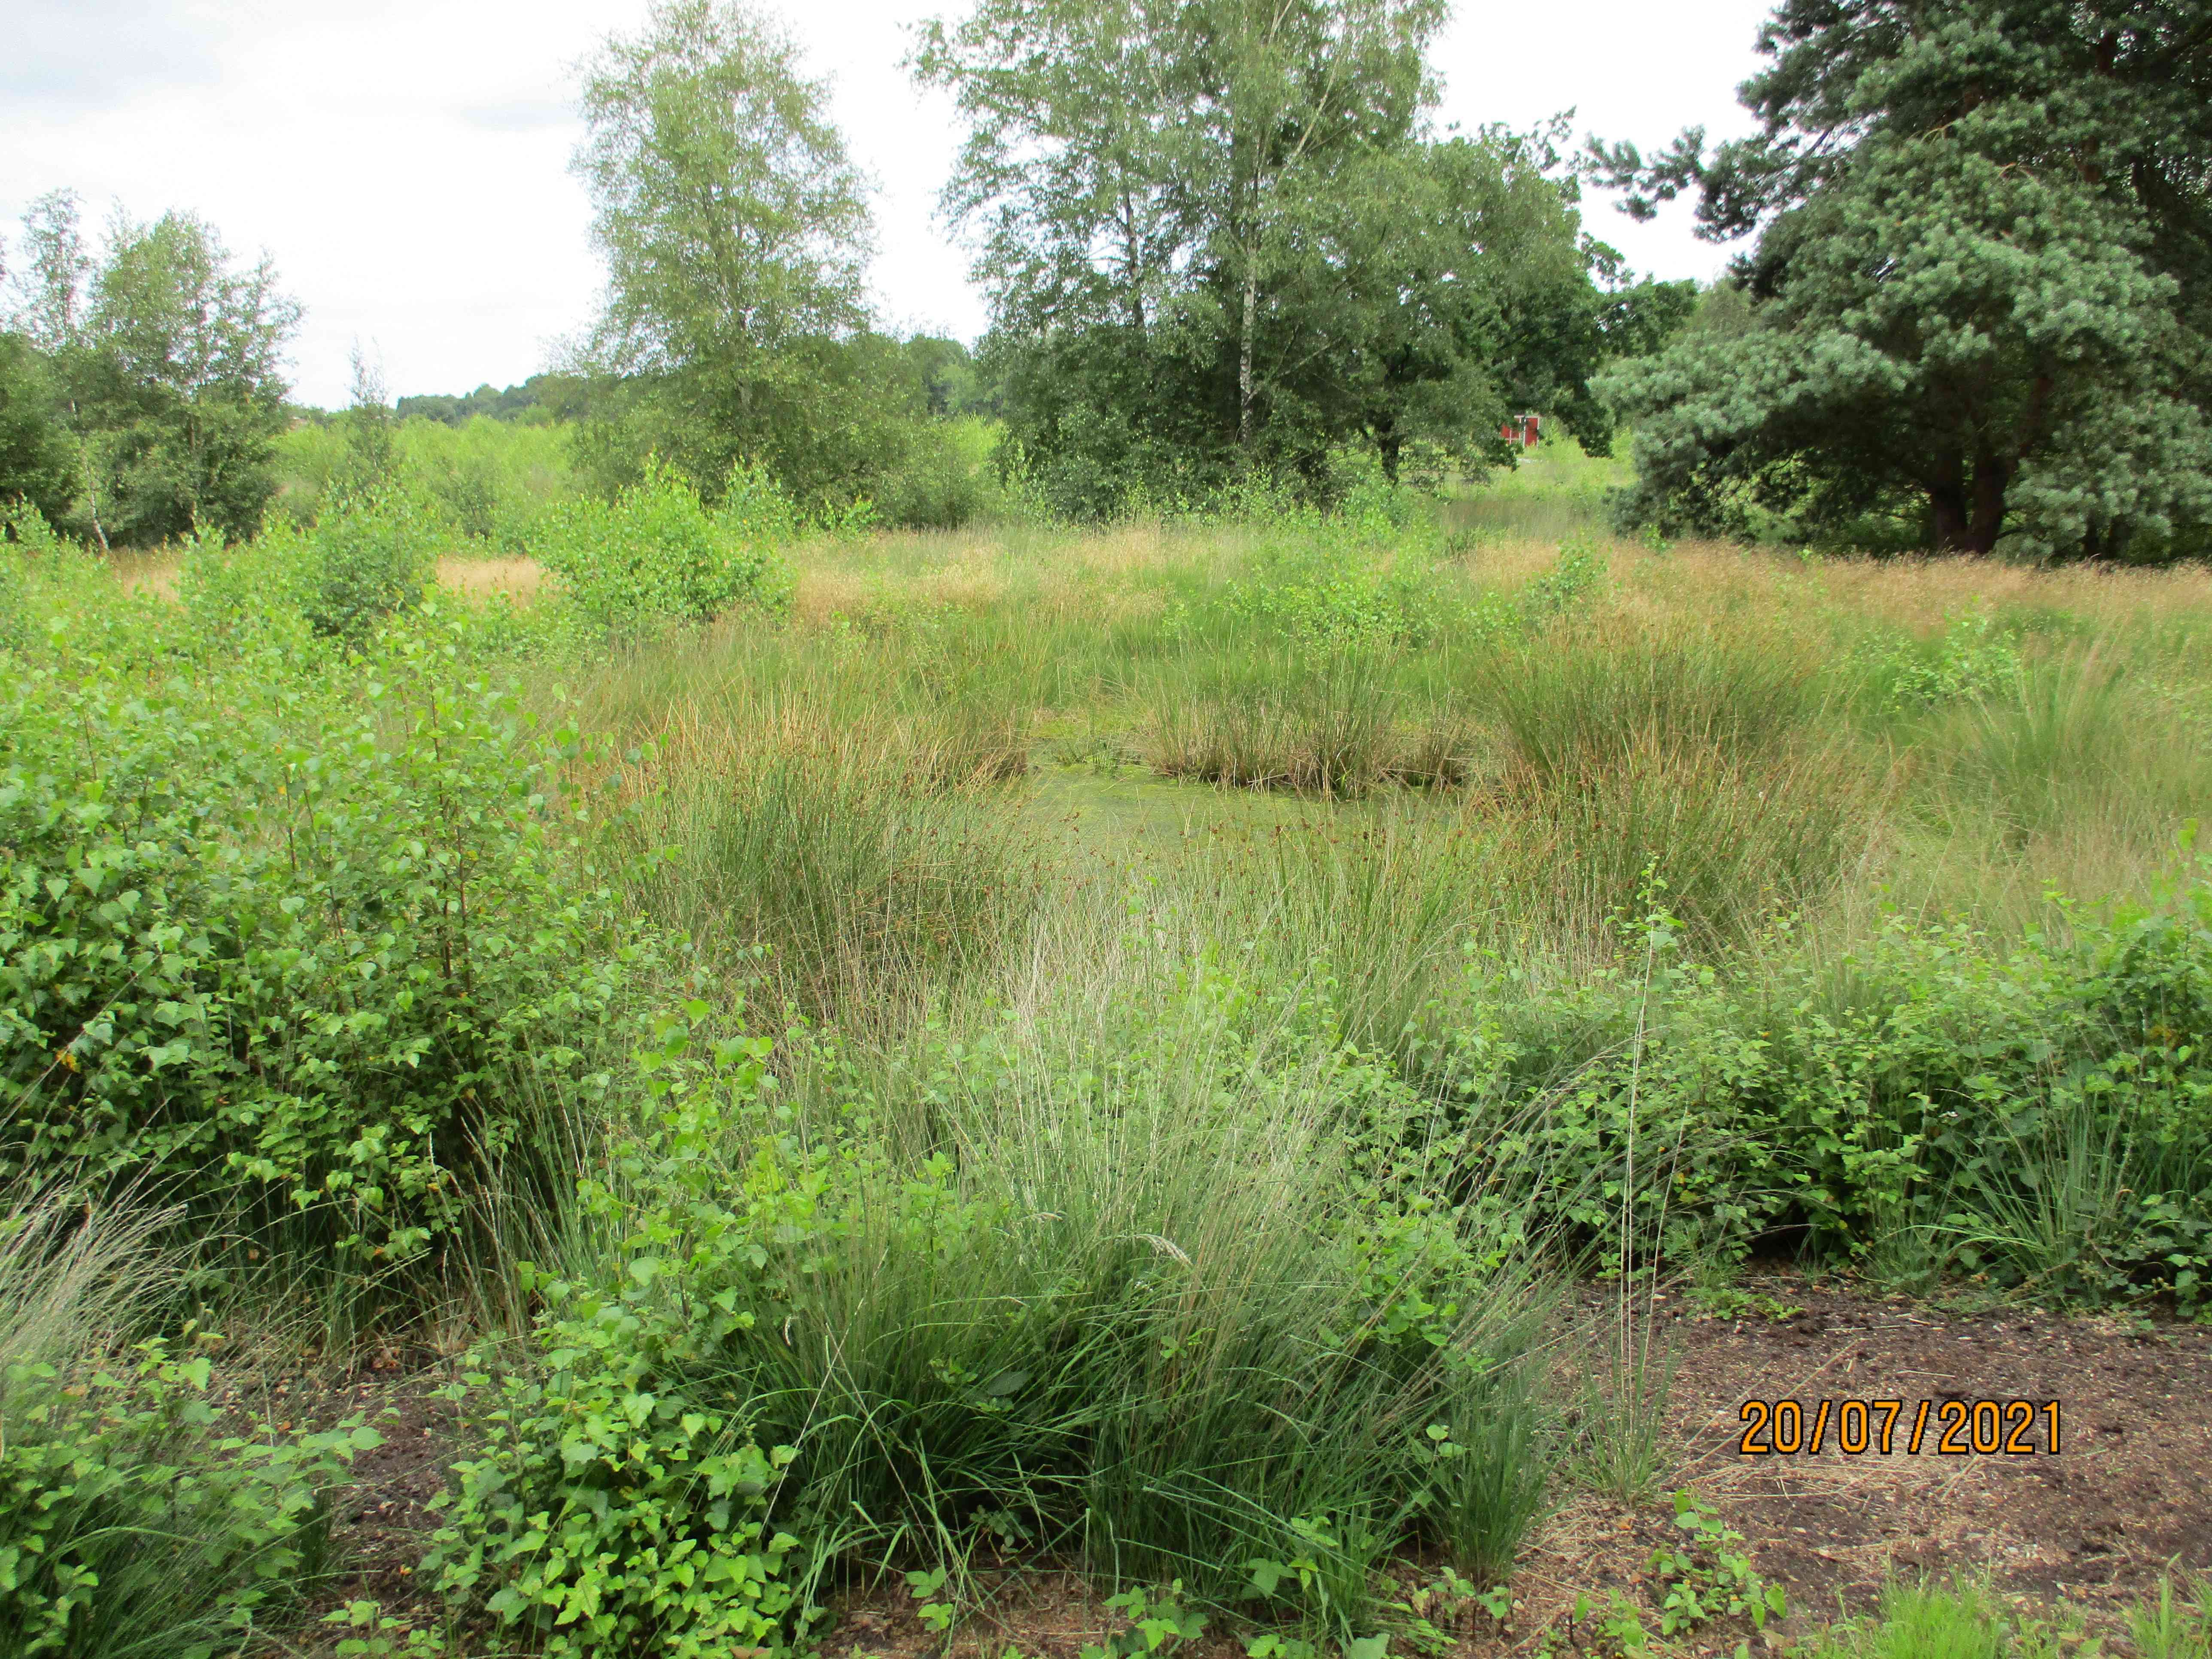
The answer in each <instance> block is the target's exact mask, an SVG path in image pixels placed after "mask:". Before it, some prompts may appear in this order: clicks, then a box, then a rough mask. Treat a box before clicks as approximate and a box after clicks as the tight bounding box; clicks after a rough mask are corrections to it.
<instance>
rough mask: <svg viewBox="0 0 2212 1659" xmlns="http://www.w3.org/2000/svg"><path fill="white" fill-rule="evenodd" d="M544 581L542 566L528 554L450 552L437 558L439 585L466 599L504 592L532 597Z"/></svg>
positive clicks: (513, 595)
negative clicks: (465, 555)
mask: <svg viewBox="0 0 2212 1659" xmlns="http://www.w3.org/2000/svg"><path fill="white" fill-rule="evenodd" d="M544 583H545V568H544V566H543V565H541V564H539V563H538V561H537V560H535V559H531V558H505V559H465V558H459V557H455V556H447V557H445V558H442V559H441V560H439V561H438V586H441V587H442V588H444V589H446V590H447V592H451V593H458V594H459V595H460V596H461V597H462V598H463V599H489V598H490V597H491V596H492V595H493V594H495V593H504V594H506V595H507V597H508V598H510V599H516V600H527V599H531V598H532V597H533V596H534V595H535V594H536V593H537V592H538V589H539V588H540V587H542V586H544Z"/></svg>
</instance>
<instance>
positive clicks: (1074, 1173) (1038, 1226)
mask: <svg viewBox="0 0 2212 1659" xmlns="http://www.w3.org/2000/svg"><path fill="white" fill-rule="evenodd" d="M1094 926H1095V927H1097V930H1098V931H1097V932H1093V933H1088V934H1087V936H1086V937H1085V938H1082V939H1075V938H1071V939H1064V940H1061V941H1059V942H1058V943H1059V945H1060V948H1061V949H1062V950H1064V951H1066V953H1067V954H1066V957H1063V958H1062V960H1063V961H1064V963H1065V964H1066V971H1064V972H1055V973H1054V974H1053V975H1051V979H1050V982H1049V985H1048V988H1047V989H1045V990H1044V991H1043V992H1042V994H1041V997H1040V999H1039V1000H1037V1001H1036V1002H1034V1003H1030V1004H1028V1005H1026V1006H1023V1007H1022V1008H1021V1009H1019V1010H1018V1014H1019V1018H1018V1020H1017V1021H1016V1022H1015V1023H1014V1024H1011V1025H1008V1026H1006V1027H1005V1028H1004V1029H1003V1030H1002V1031H1001V1032H1000V1034H998V1035H995V1036H978V1037H976V1038H975V1040H974V1041H973V1042H963V1043H962V1044H961V1045H960V1046H959V1047H957V1048H938V1049H937V1050H935V1051H934V1052H933V1053H923V1054H915V1055H913V1056H912V1057H911V1059H910V1060H909V1061H908V1066H910V1068H911V1069H910V1070H909V1071H908V1073H907V1076H906V1080H905V1081H906V1086H904V1087H903V1088H902V1089H900V1090H899V1091H897V1098H898V1099H899V1100H902V1101H903V1102H905V1103H907V1105H906V1106H905V1107H904V1108H900V1107H898V1106H896V1105H895V1104H894V1102H893V1100H892V1099H891V1098H889V1097H886V1096H885V1095H884V1094H882V1093H878V1092H877V1091H873V1090H869V1091H864V1097H866V1099H868V1100H869V1101H870V1105H869V1107H868V1110H869V1113H870V1115H871V1117H872V1119H874V1120H876V1121H880V1115H884V1114H889V1115H891V1116H893V1117H894V1118H896V1117H897V1115H898V1114H899V1112H900V1111H901V1110H902V1109H903V1110H904V1111H906V1112H908V1113H911V1112H913V1111H914V1110H915V1109H916V1108H917V1107H918V1106H920V1105H921V1103H924V1102H926V1103H927V1107H926V1109H924V1110H925V1112H926V1115H925V1116H923V1117H922V1118H920V1119H917V1118H915V1117H912V1116H908V1117H906V1118H905V1119H903V1120H902V1125H901V1123H898V1122H894V1123H892V1124H889V1125H886V1126H885V1127H890V1128H891V1129H892V1130H893V1132H894V1133H896V1135H897V1136H898V1138H899V1139H900V1140H901V1141H902V1143H903V1144H905V1145H907V1146H908V1147H909V1148H911V1149H913V1150H912V1151H910V1152H909V1153H908V1157H907V1158H904V1159H902V1160H900V1161H898V1162H896V1163H894V1164H891V1165H889V1166H887V1167H886V1168H885V1169H884V1171H883V1173H882V1175H881V1176H879V1177H878V1176H868V1175H866V1174H865V1173H864V1174H863V1175H861V1176H855V1177H854V1179H853V1181H852V1182H850V1183H849V1184H847V1185H844V1186H843V1187H842V1190H841V1191H840V1192H839V1193H837V1194H836V1195H834V1196H832V1197H830V1198H826V1199H825V1200H823V1202H824V1204H825V1206H829V1207H828V1208H826V1209H825V1210H824V1211H823V1215H824V1216H825V1218H826V1217H829V1216H832V1215H834V1217H835V1219H834V1221H832V1222H831V1223H830V1225H829V1226H828V1227H827V1228H826V1229H825V1230H824V1233H825V1236H826V1239H827V1243H823V1242H820V1241H818V1240H816V1239H810V1240H808V1241H806V1242H805V1244H804V1245H803V1247H802V1248H803V1249H805V1252H806V1254H807V1260H808V1261H809V1262H810V1263H811V1266H810V1267H809V1269H808V1270H807V1271H806V1272H805V1273H804V1274H803V1275H794V1276H793V1277H792V1278H791V1279H790V1281H789V1282H790V1283H791V1284H792V1285H793V1291H792V1298H793V1299H792V1303H791V1304H790V1306H789V1307H788V1309H785V1310H780V1311H779V1317H785V1316H786V1315H787V1322H786V1323H785V1324H784V1325H783V1326H782V1335H781V1340H778V1341H776V1342H774V1343H769V1344H763V1345H755V1346H752V1347H750V1348H749V1349H748V1350H747V1357H746V1358H745V1359H744V1362H743V1364H741V1365H739V1366H738V1368H737V1369H735V1370H732V1371H730V1372H729V1373H727V1374H726V1376H725V1377H724V1378H723V1379H722V1381H721V1383H720V1389H721V1390H722V1391H723V1392H724V1394H725V1395H726V1397H728V1398H731V1399H733V1400H734V1399H742V1400H744V1401H747V1402H749V1404H750V1409H751V1411H753V1412H754V1413H757V1414H758V1416H759V1419H760V1420H761V1422H762V1425H763V1426H762V1428H761V1431H760V1432H761V1434H762V1437H763V1443H767V1441H768V1439H769V1436H770V1435H771V1433H773V1435H775V1437H780V1438H783V1439H785V1440H787V1442H788V1443H792V1444H793V1445H796V1446H799V1448H800V1450H801V1458H800V1460H799V1462H798V1463H797V1464H796V1465H794V1468H793V1480H795V1481H797V1482H799V1483H800V1484H802V1485H803V1486H804V1487H805V1499H804V1503H805V1509H806V1511H807V1512H808V1513H810V1514H817V1515H820V1516H823V1517H825V1518H826V1517H835V1521H834V1522H832V1523H831V1524H833V1525H834V1526H835V1527H836V1528H842V1532H843V1534H844V1536H845V1538H846V1540H847V1541H848V1545H849V1547H852V1548H854V1549H856V1550H859V1551H860V1552H861V1553H863V1554H864V1555H865V1556H866V1557H867V1558H869V1559H882V1558H883V1557H884V1555H886V1554H891V1555H896V1554H898V1553H908V1554H919V1555H921V1557H922V1558H923V1559H936V1560H940V1561H943V1560H951V1561H953V1562H954V1563H956V1564H957V1562H959V1561H961V1560H963V1559H966V1558H967V1556H968V1554H969V1552H971V1551H973V1550H974V1549H975V1548H976V1547H977V1546H978V1544H979V1542H980V1541H985V1540H996V1541H999V1543H1000V1544H1001V1545H1003V1544H1006V1543H1012V1542H1013V1541H1019V1543H1020V1545H1021V1547H1024V1549H1031V1548H1034V1549H1041V1550H1043V1551H1046V1552H1055V1551H1056V1552H1060V1553H1078V1554H1079V1555H1080V1557H1081V1558H1082V1559H1085V1561H1087V1562H1088V1563H1089V1564H1090V1565H1091V1566H1092V1567H1093V1568H1094V1570H1096V1571H1099V1572H1101V1573H1102V1574H1103V1575H1104V1576H1106V1577H1109V1578H1116V1579H1120V1580H1122V1581H1124V1582H1139V1583H1143V1582H1152V1581H1157V1580H1164V1579H1167V1578H1170V1577H1176V1578H1181V1579H1182V1580H1184V1581H1185V1583H1186V1584H1187V1585H1188V1586H1189V1587H1190V1589H1191V1590H1192V1592H1193V1593H1194V1594H1197V1595H1201V1596H1205V1597H1207V1598H1210V1599H1215V1600H1220V1601H1236V1600H1237V1599H1238V1598H1239V1596H1240V1595H1242V1594H1243V1591H1244V1590H1245V1589H1247V1588H1249V1576H1250V1564H1251V1563H1253V1562H1254V1561H1255V1560H1265V1561H1275V1562H1282V1563H1289V1562H1292V1561H1295V1560H1297V1559H1301V1558H1304V1559H1309V1560H1310V1562H1311V1563H1312V1564H1313V1566H1314V1571H1313V1573H1312V1575H1311V1577H1310V1579H1309V1581H1308V1583H1306V1584H1305V1586H1304V1589H1300V1588H1299V1586H1298V1580H1297V1575H1296V1574H1295V1572H1291V1573H1289V1574H1288V1579H1287V1583H1288V1588H1286V1589H1284V1590H1283V1591H1282V1592H1281V1595H1280V1597H1279V1605H1282V1606H1285V1607H1286V1608H1287V1610H1290V1611H1294V1612H1296V1613H1298V1614H1300V1615H1301V1616H1303V1617H1306V1618H1309V1619H1311V1620H1316V1621H1318V1622H1319V1623H1320V1624H1321V1625H1322V1626H1323V1627H1325V1628H1327V1629H1328V1630H1329V1631H1331V1632H1333V1633H1335V1634H1338V1635H1356V1634H1361V1633H1364V1632H1366V1631H1367V1630H1368V1629H1369V1622H1368V1621H1369V1620H1370V1618H1371V1597H1372V1595H1373V1594H1374V1588H1375V1587H1374V1583H1373V1582H1372V1574H1373V1572H1374V1570H1375V1569H1376V1567H1377V1566H1378V1565H1379V1564H1380V1562H1381V1561H1382V1559H1383V1557H1384V1556H1385V1554H1387V1553H1389V1551H1391V1550H1393V1549H1395V1548H1397V1547H1401V1546H1402V1545H1403V1544H1405V1543H1406V1542H1407V1541H1409V1540H1410V1539H1413V1538H1418V1537H1424V1536H1425V1537H1431V1538H1435V1539H1437V1540H1438V1541H1442V1542H1443V1543H1444V1544H1445V1545H1446V1546H1447V1547H1450V1548H1452V1549H1454V1550H1455V1552H1456V1553H1458V1554H1459V1555H1460V1557H1461V1559H1462V1560H1463V1561H1465V1562H1466V1563H1467V1564H1468V1567H1469V1570H1471V1571H1472V1570H1479V1571H1482V1572H1483V1573H1485V1574H1486V1575H1495V1574H1496V1573H1498V1571H1501V1570H1502V1567H1503V1565H1504V1563H1506V1562H1510V1559H1511V1554H1512V1550H1513V1547H1514V1545H1515V1543H1516V1541H1517V1540H1518V1538H1519V1536H1520V1535H1521V1533H1522V1530H1523V1529H1524V1528H1526V1526H1527V1525H1528V1524H1529V1522H1530V1521H1531V1519H1532V1518H1533V1516H1534V1514H1535V1513H1537V1511H1538V1510H1539V1507H1540V1505H1541V1501H1542V1494H1543V1491H1544V1487H1545V1484H1546V1474H1547V1469H1548V1467H1549V1463H1550V1460H1551V1456H1552V1450H1551V1445H1550V1443H1549V1440H1548V1438H1547V1431H1546V1430H1545V1427H1544V1422H1545V1418H1544V1413H1543V1412H1542V1410H1541V1406H1540V1404H1539V1401H1538V1398H1537V1392H1536V1389H1537V1384H1536V1380H1535V1376H1534V1372H1533V1371H1532V1370H1530V1367H1531V1366H1532V1365H1533V1364H1535V1363H1536V1359H1537V1356H1538V1354H1539V1352H1540V1350H1541V1343H1542V1340H1543V1332H1544V1320H1543V1310H1544V1298H1543V1296H1542V1294H1541V1291H1540V1289H1539V1287H1538V1286H1537V1285H1534V1283H1533V1282H1532V1281H1531V1280H1530V1279H1529V1278H1528V1274H1527V1271H1526V1268H1525V1266H1524V1265H1522V1263H1523V1258H1522V1256H1521V1255H1520V1254H1519V1253H1518V1252H1517V1251H1516V1250H1514V1249H1510V1248H1507V1247H1504V1246H1503V1245H1502V1243H1501V1242H1498V1241H1492V1240H1491V1238H1490V1237H1489V1235H1488V1233H1487V1232H1486V1225H1485V1224H1481V1223H1479V1222H1477V1221H1476V1220H1475V1219H1474V1217H1473V1215H1472V1213H1470V1214H1469V1217H1468V1225H1467V1227H1466V1229H1465V1230H1463V1231H1462V1230H1455V1228H1454V1227H1453V1226H1451V1225H1449V1224H1446V1223H1443V1220H1442V1218H1443V1216H1444V1215H1446V1214H1447V1213H1448V1212H1449V1208H1450V1207H1451V1206H1447V1205H1446V1204H1445V1200H1446V1195H1447V1191H1448V1188H1449V1186H1450V1184H1451V1183H1453V1182H1455V1180H1456V1179H1457V1176H1455V1172H1454V1171H1453V1170H1452V1169H1451V1168H1450V1167H1449V1164H1441V1163H1440V1164H1438V1165H1437V1168H1436V1169H1435V1170H1433V1171H1430V1172H1428V1173H1426V1174H1424V1173H1423V1172H1421V1170H1419V1169H1418V1168H1413V1169H1409V1170H1407V1171H1406V1172H1405V1173H1403V1174H1402V1175H1401V1176H1399V1177H1398V1178H1397V1179H1396V1180H1395V1181H1394V1182H1392V1183H1391V1184H1389V1185H1386V1186H1383V1187H1380V1188H1378V1186H1377V1185H1376V1178H1375V1175H1374V1173H1373V1170H1372V1169H1371V1167H1370V1162H1369V1160H1368V1159H1367V1158H1365V1157H1364V1155H1363V1153H1362V1151H1361V1148H1362V1146H1363V1145H1364V1144H1366V1137H1367V1136H1368V1135H1369V1134H1370V1133H1372V1128H1371V1126H1370V1123H1369V1121H1368V1117H1367V1114H1368V1113H1369V1112H1370V1110H1371V1109H1372V1105H1373V1102H1372V1100H1371V1091H1372V1089H1373V1088H1374V1086H1376V1084H1378V1083H1380V1082H1381V1081H1382V1079H1381V1076H1380V1074H1372V1073H1365V1072H1363V1071H1361V1070H1360V1069H1359V1068H1358V1067H1357V1066H1353V1067H1352V1068H1351V1069H1347V1066H1346V1060H1345V1058H1344V1057H1343V1055H1342V1054H1341V1053H1340V1051H1339V1050H1337V1049H1336V1048H1334V1046H1333V1044H1332V1043H1331V1042H1329V1040H1328V1036H1327V1034H1326V1032H1324V1031H1318V1030H1313V1029H1311V1028H1310V1027H1309V1026H1308V1025H1307V1024H1305V1023H1304V1018H1303V1011H1302V1009H1301V1006H1300V1002H1299V999H1298V998H1297V996H1296V995H1294V994H1275V993H1276V991H1277V990H1278V989H1279V988H1280V987H1270V986H1269V985H1268V982H1267V980H1266V978H1265V976H1264V975H1251V976H1249V977H1242V978H1240V977H1239V976H1237V975H1236V974H1235V972H1234V970H1233V969H1232V968H1231V967H1230V966H1227V965H1217V966H1215V967H1212V968H1209V967H1208V966H1207V965H1206V962H1205V960H1204V957H1203V955H1202V954H1201V955H1200V957H1199V959H1198V960H1196V961H1193V960H1192V959H1191V957H1188V956H1187V955H1186V954H1184V951H1183V948H1182V946H1183V945H1184V944H1185V942H1186V941H1187V940H1188V939H1189V938H1190V937H1192V936H1191V935H1188V934H1186V933H1182V931H1181V930H1176V933H1175V937H1174V939H1173V940H1172V941H1171V942H1164V941H1162V940H1161V939H1159V938H1158V936H1157V935H1156V934H1155V933H1153V930H1152V928H1151V927H1147V926H1146V925H1144V924H1142V923H1139V924H1136V925H1130V924H1129V923H1128V922H1127V920H1126V919H1125V921H1124V922H1123V924H1122V925H1121V926H1119V927H1116V926H1115V925H1114V924H1113V923H1112V922H1111V921H1110V920H1109V918H1108V915H1107V914H1106V913H1105V911H1104V910H1103V907H1102V910H1101V913H1100V915H1098V917H1097V919H1096V921H1095V923H1094ZM1194 976H1196V981H1197V982H1194ZM1206 985H1210V987H1211V988H1204V987H1206ZM1101 992H1103V996H1101V995H1100V994H1099V993H1101ZM1255 993H1257V994H1259V1000H1258V1001H1256V1002H1255V1000H1253V998H1254V994H1255ZM1138 1030H1141V1031H1143V1032H1144V1033H1145V1034H1146V1035H1145V1036H1143V1037H1141V1038H1139V1044H1140V1046H1133V1045H1132V1044H1131V1042H1130V1041H1129V1038H1130V1036H1131V1035H1132V1034H1133V1032H1134V1031H1138ZM811 1065H812V1066H817V1067H820V1066H824V1060H823V1058H822V1057H817V1059H816V1060H814V1061H812V1062H811ZM854 1086H855V1073H854V1070H852V1069H851V1068H849V1067H845V1066H834V1065H831V1066H827V1067H826V1069H821V1070H816V1071H813V1072H812V1073H811V1074H810V1065H809V1063H801V1064H800V1065H799V1070H798V1073H797V1074H796V1075H795V1076H794V1078H793V1081H792V1084H791V1086H790V1090H789V1092H788V1098H789V1099H790V1100H791V1101H792V1102H793V1103H794V1104H795V1105H796V1106H797V1107H798V1109H799V1123H800V1125H801V1126H802V1128H803V1129H805V1130H806V1131H807V1132H808V1133H818V1134H822V1135H824V1136H829V1137H833V1138H834V1136H835V1134H836V1124H837V1123H838V1122H839V1121H842V1114H843V1113H844V1112H846V1111H847V1110H849V1109H850V1107H849V1104H848V1103H849V1102H850V1101H851V1100H852V1098H853V1091H854ZM1385 1086H1386V1087H1387V1085H1385ZM924 1149H926V1155H925V1152H924ZM917 1162H918V1163H919V1165H920V1168H921V1171H922V1179H921V1182H920V1183H919V1184H918V1183H917V1182H916V1180H915V1169H916V1165H917ZM756 1179H757V1177H756ZM1430 1215H1433V1216H1435V1217H1437V1221H1435V1222H1431V1221H1427V1220H1424V1219H1423V1217H1425V1216H1430ZM1486 1260H1496V1261H1504V1262H1505V1263H1507V1264H1508V1265H1504V1266H1501V1267H1487V1268H1486V1267H1478V1266H1476V1265H1474V1264H1476V1263H1478V1262H1480V1261H1486ZM1431 1425H1437V1426H1438V1428H1439V1429H1440V1431H1442V1432H1441V1433H1440V1434H1431V1432H1430V1431H1431ZM1440 1443H1442V1444H1446V1445H1448V1447H1449V1449H1448V1450H1440V1449H1439V1447H1440Z"/></svg>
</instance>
